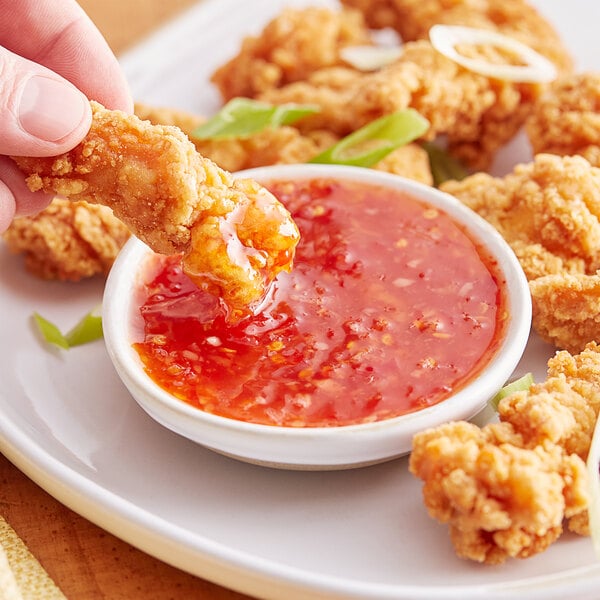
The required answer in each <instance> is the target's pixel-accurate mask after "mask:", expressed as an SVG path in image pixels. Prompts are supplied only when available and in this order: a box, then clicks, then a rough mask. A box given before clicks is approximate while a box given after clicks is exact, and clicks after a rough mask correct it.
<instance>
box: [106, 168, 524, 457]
mask: <svg viewBox="0 0 600 600" xmlns="http://www.w3.org/2000/svg"><path fill="white" fill-rule="evenodd" d="M234 177H235V178H236V179H241V178H253V179H256V180H258V181H259V182H268V181H269V180H286V179H296V180H310V179H321V178H323V179H327V178H329V179H331V178H342V179H344V180H347V181H357V182H364V183H370V184H374V185H381V186H384V187H393V188H395V189H399V190H403V191H405V192H407V193H408V194H410V195H412V196H413V197H415V198H416V199H418V200H420V201H421V202H424V203H426V204H430V205H432V206H435V207H437V208H440V209H441V210H443V211H444V212H446V213H447V214H448V215H449V216H450V217H451V218H452V219H454V220H455V221H456V222H458V223H460V224H461V225H462V226H463V227H464V228H465V230H466V231H467V232H468V234H469V236H471V237H472V238H473V239H474V240H476V241H478V242H481V243H482V244H484V245H485V247H486V249H487V251H488V252H489V253H490V255H491V256H492V257H494V258H495V259H496V260H497V263H498V269H499V270H500V272H501V273H502V274H503V275H504V278H505V280H506V284H505V285H506V296H507V310H508V312H509V319H510V321H509V323H508V325H507V328H506V332H505V335H504V339H503V340H502V341H501V343H500V344H499V347H498V348H497V350H496V351H495V353H494V354H493V355H492V357H491V359H490V362H489V363H488V364H487V365H485V366H484V367H483V368H482V370H481V371H480V372H479V373H478V374H477V375H476V376H475V378H473V379H472V380H471V381H470V382H469V383H467V384H466V385H465V386H464V387H463V388H461V389H460V390H459V391H457V392H456V393H455V394H453V395H451V396H450V397H449V398H446V399H445V400H442V401H440V402H439V403H437V404H434V405H432V406H429V407H426V408H423V409H420V410H417V411H415V412H411V413H406V414H404V415H400V416H397V417H391V418H389V419H383V420H380V421H374V422H369V423H359V424H351V425H332V426H323V427H289V426H278V425H267V424H261V423H251V422H247V421H242V420H237V419H232V418H229V417H224V416H220V415H215V414H211V413H207V412H204V411H202V409H199V408H196V407H193V406H191V405H189V404H187V403H185V402H184V401H181V400H178V399H176V398H174V397H173V396H172V395H171V394H169V393H168V392H167V391H165V390H164V389H163V388H161V387H160V386H159V385H158V384H156V383H155V382H154V381H153V380H152V378H151V377H150V376H149V375H147V374H146V372H145V371H144V369H143V366H142V363H141V360H140V359H139V356H138V354H137V352H136V351H135V350H134V349H133V348H132V346H131V343H132V339H131V332H132V327H133V324H132V319H135V317H134V315H133V310H134V308H133V306H132V304H133V300H134V296H135V294H132V293H130V292H131V291H132V290H134V289H135V285H134V284H137V282H138V281H139V277H140V273H139V266H140V264H141V262H143V261H144V259H145V258H146V257H148V256H151V255H152V254H153V253H152V251H151V250H150V249H149V248H148V247H147V246H146V245H145V244H143V243H142V242H141V241H139V240H138V239H137V238H135V237H133V236H132V238H131V239H130V240H129V241H128V242H127V243H126V244H125V246H124V247H123V249H122V250H121V252H120V253H119V255H118V257H117V259H116V261H115V263H114V265H113V268H112V269H111V271H110V273H109V276H108V278H107V282H106V287H105V292H104V298H103V316H104V319H103V320H104V338H105V344H106V347H107V351H108V354H109V356H110V358H111V360H112V362H113V364H114V366H115V368H116V370H117V373H118V374H119V376H120V377H121V379H122V380H123V381H124V383H125V385H126V387H127V388H128V389H129V391H130V392H131V393H132V395H133V396H134V398H135V400H136V401H137V402H138V403H139V404H140V405H141V406H142V408H144V409H145V410H146V411H147V412H149V414H151V416H152V417H153V418H155V419H156V420H158V421H159V422H161V423H162V424H163V425H165V426H166V427H168V428H171V429H173V430H175V431H177V432H178V433H180V434H182V435H185V436H186V437H192V439H195V438H194V436H193V434H192V432H190V431H189V429H188V427H189V426H190V423H191V422H193V423H196V424H202V425H204V426H205V427H208V428H212V429H215V428H216V429H218V430H222V431H224V432H226V433H227V434H232V433H236V432H237V433H243V434H245V435H249V436H259V437H260V439H261V443H265V444H266V443H268V442H269V440H271V439H274V440H281V439H282V438H285V440H294V441H295V442H296V443H302V442H314V441H315V440H316V439H320V440H322V441H323V443H329V442H334V441H338V440H339V439H340V438H341V437H342V436H350V437H351V438H353V439H354V440H357V439H358V438H357V437H356V436H359V437H360V439H363V440H365V443H368V440H369V439H370V440H374V439H378V438H380V437H381V436H384V437H385V436H387V438H388V439H387V441H386V444H387V445H389V444H390V443H392V440H393V437H394V436H398V435H400V433H402V432H404V435H408V433H407V432H410V435H411V436H412V434H414V433H416V432H417V431H420V430H423V429H426V428H429V427H433V426H435V425H438V424H441V423H443V422H446V421H450V420H458V419H461V420H462V419H470V418H472V417H474V416H475V415H476V414H477V413H479V412H480V411H481V410H483V409H484V408H485V406H486V404H487V402H488V400H489V399H490V398H491V397H492V396H493V395H494V393H495V392H496V391H497V390H498V389H500V388H501V387H502V386H503V385H504V383H505V382H506V381H507V380H508V379H509V378H510V375H511V374H512V372H513V371H514V369H515V368H516V366H517V364H518V362H519V360H520V359H521V356H522V354H523V352H524V350H525V346H526V344H527V340H528V338H529V333H530V328H531V310H532V309H531V296H530V293H529V286H528V283H527V279H526V277H525V274H524V273H523V270H522V268H521V266H520V264H519V261H518V259H517V258H516V256H515V254H514V252H513V251H512V249H511V248H510V246H509V245H508V243H507V242H506V241H505V240H504V239H503V238H502V236H501V235H500V234H499V233H498V231H497V230H496V229H495V228H494V227H493V226H492V225H491V224H489V223H488V222H487V221H485V220H484V219H483V218H482V217H480V216H479V215H477V214H476V213H475V212H474V211H472V210H471V209H469V208H468V207H466V206H465V205H464V204H462V203H461V202H460V201H459V200H458V199H456V198H455V197H453V196H451V195H449V194H447V193H445V192H442V191H440V190H438V189H436V188H433V187H430V186H427V185H425V184H422V183H419V182H417V181H413V180H410V179H406V178H404V177H400V176H398V175H394V174H390V173H385V172H382V171H375V170H373V169H365V168H361V167H347V166H339V165H318V164H294V165H273V166H266V167H258V168H255V169H248V170H244V171H239V172H237V173H235V174H234ZM132 271H133V273H132ZM128 292H129V293H128ZM125 333H126V335H124V334H125ZM477 388H483V390H489V391H486V392H479V396H481V397H480V398H478V399H477V400H476V401H475V400H470V401H469V396H475V397H477V396H478V393H477ZM492 389H493V390H494V392H493V393H492V392H491V390H492ZM140 395H141V398H140ZM182 420H183V421H188V423H187V424H186V423H183V421H182ZM190 420H191V421H190ZM195 441H196V442H198V443H200V444H203V445H207V446H209V447H211V446H210V444H208V443H203V442H202V441H200V440H198V439H195ZM213 450H217V451H219V448H214V447H213ZM407 451H408V450H407V449H406V448H404V449H403V450H402V452H400V453H398V454H396V456H398V455H401V454H406V453H407ZM234 456H235V454H234ZM237 458H241V459H242V460H244V457H243V456H237ZM389 458H393V456H390V457H389ZM252 462H255V461H252ZM259 462H260V461H259ZM282 464H283V465H284V466H285V465H286V464H291V463H287V462H283V463H282Z"/></svg>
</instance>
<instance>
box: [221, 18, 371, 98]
mask: <svg viewBox="0 0 600 600" xmlns="http://www.w3.org/2000/svg"><path fill="white" fill-rule="evenodd" d="M370 43H371V41H370V36H369V31H368V29H367V27H366V25H365V23H364V20H363V17H362V15H361V14H360V13H359V12H358V11H355V10H352V9H345V10H330V9H328V8H320V7H308V8H302V9H293V8H286V9H284V10H283V11H282V12H281V13H280V14H279V15H278V16H277V17H275V18H274V19H272V20H271V21H270V22H269V23H268V24H267V25H266V26H265V28H264V29H263V30H262V32H261V33H260V34H259V35H257V36H249V37H247V38H245V39H244V40H243V42H242V47H241V49H240V51H239V53H238V54H237V55H236V56H234V57H233V58H232V59H230V60H229V61H228V62H227V63H225V64H224V65H222V66H221V67H220V68H219V69H217V70H216V71H215V73H213V75H212V77H211V81H212V82H213V83H214V84H215V85H216V86H217V87H218V88H219V90H220V92H221V95H222V97H223V99H224V100H230V99H231V98H234V97H236V96H247V97H251V98H252V97H254V96H256V95H257V94H259V93H261V92H264V91H266V90H268V89H271V88H276V87H280V86H282V85H285V84H287V83H291V82H293V81H301V80H303V79H306V77H307V76H308V75H310V73H312V72H313V71H316V70H317V69H320V68H323V67H329V66H333V65H338V64H341V59H340V50H341V49H342V48H344V47H345V46H352V45H365V44H370Z"/></svg>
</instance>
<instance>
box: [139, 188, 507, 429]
mask: <svg viewBox="0 0 600 600" xmlns="http://www.w3.org/2000/svg"><path fill="white" fill-rule="evenodd" d="M267 187H268V188H269V189H270V190H271V191H272V192H273V193H274V194H275V195H276V196H277V197H278V198H279V199H280V200H281V201H282V202H283V204H284V205H285V206H286V207H287V208H288V209H289V210H290V212H291V213H292V215H293V217H294V220H295V221H296V223H297V224H298V227H299V229H300V232H301V241H300V244H299V246H298V248H297V252H296V258H295V262H294V268H293V270H292V272H291V273H282V274H280V275H279V276H278V277H277V279H276V280H275V282H274V284H273V286H272V288H271V290H270V294H269V297H268V298H267V299H266V300H265V302H264V303H263V306H262V308H261V310H260V311H259V312H258V313H257V314H255V315H253V316H250V317H248V318H246V319H244V320H242V321H241V322H238V323H235V324H232V323H229V322H228V321H227V318H226V315H225V312H224V308H223V307H222V305H221V303H220V302H219V301H218V299H215V298H213V297H211V296H209V295H207V294H206V293H205V292H201V291H200V290H198V289H197V288H196V287H195V286H194V285H193V284H192V283H191V282H190V281H189V280H188V279H187V278H186V277H185V276H184V275H183V273H182V270H181V265H180V261H179V259H178V258H177V257H168V258H167V257H158V256H155V257H153V259H152V260H153V261H157V262H155V264H154V265H153V267H152V271H153V273H154V275H153V276H151V277H150V279H149V281H147V283H145V285H144V290H143V294H144V298H145V300H144V301H143V304H142V306H141V309H140V310H141V314H142V317H143V320H144V323H145V339H144V341H142V342H140V343H137V344H135V348H136V349H137V351H138V353H139V355H140V357H141V359H142V361H143V363H144V365H145V368H146V370H147V372H148V374H149V375H150V377H152V379H154V380H155V381H156V382H157V383H158V384H159V385H160V386H162V387H163V388H164V389H166V390H167V391H169V392H171V393H172V394H173V395H175V396H176V397H178V398H180V399H181V400H183V401H185V402H188V403H189V404H191V405H193V406H196V407H198V408H200V409H202V410H204V411H208V412H210V413H214V414H217V415H222V416H225V417H230V418H233V419H240V420H243V421H248V422H253V423H263V424H270V425H280V426H292V427H322V426H325V427H326V426H340V425H350V424H357V423H364V422H369V421H376V420H381V419H387V418H390V417H395V416H398V415H402V414H405V413H408V412H412V411H416V410H419V409H422V408H424V407H427V406H431V405H433V404H436V403H438V402H440V401H442V400H444V399H445V398H447V397H448V396H449V395H450V394H451V393H453V392H454V391H456V390H457V389H459V388H461V387H463V386H464V385H466V384H467V383H468V382H469V381H470V380H471V379H472V378H473V377H474V376H475V375H476V374H477V373H478V372H479V371H480V369H481V368H482V367H483V366H484V365H485V364H486V363H487V362H488V360H490V358H491V356H492V355H493V353H494V352H495V350H496V349H497V347H498V345H499V343H500V340H501V339H502V337H503V332H504V329H505V323H506V316H507V315H506V306H505V293H504V290H503V286H504V283H503V281H502V280H501V276H500V273H499V270H498V268H497V265H496V264H495V262H494V261H493V259H492V258H491V257H489V256H488V255H487V253H486V252H485V250H484V248H483V247H482V246H481V245H480V244H479V243H478V242H477V241H474V240H472V239H471V238H470V237H469V236H468V235H467V234H466V233H465V231H464V229H463V228H462V227H461V226H460V225H458V224H456V223H455V222H454V221H453V220H452V219H451V218H450V217H449V216H448V215H446V214H445V213H444V212H442V211H441V210H439V209H437V208H434V207H432V206H429V205H426V204H424V203H422V202H421V201H419V200H416V199H414V198H412V197H410V196H409V195H407V194H406V193H403V192H400V191H393V190H390V189H387V188H380V187H377V186H374V185H371V184H364V183H359V182H347V181H334V180H327V179H318V180H311V181H299V182H285V181H276V182H271V183H270V184H267Z"/></svg>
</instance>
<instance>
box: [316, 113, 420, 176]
mask: <svg viewBox="0 0 600 600" xmlns="http://www.w3.org/2000/svg"><path fill="white" fill-rule="evenodd" d="M428 129H429V121H428V120H427V119H426V118H425V117H423V116H421V115H420V114H419V113H418V112H417V111H416V110H413V109H412V108H408V109H406V110H402V111H399V112H396V113H393V114H391V115H386V116H385V117H381V118H379V119H376V120H375V121H371V123H369V124H368V125H365V126H364V127H361V128H360V129H357V130H356V131H355V132H354V133H351V134H350V135H348V136H346V137H345V138H344V139H342V140H340V141H339V142H338V143H337V144H334V145H333V146H331V147H330V148H328V149H327V150H325V151H324V152H322V153H321V154H319V155H317V156H315V157H314V158H312V159H311V160H310V161H309V162H311V163H324V164H336V165H353V166H356V167H372V166H373V165H375V164H377V163H378V162H379V161H380V160H382V159H383V158H385V157H386V156H387V155H388V154H389V153H390V152H392V151H393V150H396V148H399V147H400V146H404V145H406V144H408V143H409V142H412V141H413V140H415V139H416V138H418V137H420V136H421V135H423V134H424V133H425V132H426V131H427V130H428Z"/></svg>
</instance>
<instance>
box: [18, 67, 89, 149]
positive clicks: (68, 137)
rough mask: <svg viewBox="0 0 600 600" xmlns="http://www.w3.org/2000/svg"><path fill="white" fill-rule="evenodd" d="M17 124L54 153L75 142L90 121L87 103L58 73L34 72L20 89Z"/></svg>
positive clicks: (83, 134)
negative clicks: (46, 144)
mask: <svg viewBox="0 0 600 600" xmlns="http://www.w3.org/2000/svg"><path fill="white" fill-rule="evenodd" d="M18 120H19V126H20V127H21V129H22V130H23V132H24V133H25V134H26V135H27V136H31V138H34V139H35V140H36V141H41V142H42V143H48V145H49V146H50V147H51V150H52V151H53V153H55V154H60V153H61V152H66V151H68V150H70V149H71V148H73V147H74V146H76V145H77V144H78V143H79V142H80V141H81V140H82V139H83V137H84V136H85V135H86V133H87V132H88V131H89V128H90V126H91V123H92V112H91V108H90V103H89V101H88V100H87V98H86V97H85V96H84V94H83V93H82V92H80V91H79V90H78V89H77V88H76V87H75V86H74V85H72V84H71V83H69V82H68V81H66V80H64V79H62V78H60V77H59V76H58V75H54V74H52V75H46V74H35V75H33V76H32V77H30V78H29V79H28V80H27V81H26V82H25V84H24V85H23V89H22V92H21V97H20V99H19V103H18Z"/></svg>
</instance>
